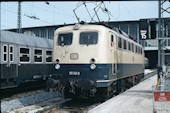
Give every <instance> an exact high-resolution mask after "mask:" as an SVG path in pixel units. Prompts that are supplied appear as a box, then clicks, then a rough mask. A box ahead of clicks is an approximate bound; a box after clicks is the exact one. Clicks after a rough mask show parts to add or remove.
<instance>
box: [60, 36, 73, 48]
mask: <svg viewBox="0 0 170 113" xmlns="http://www.w3.org/2000/svg"><path fill="white" fill-rule="evenodd" d="M72 38H73V33H62V34H59V35H58V45H60V46H64V45H71V43H72Z"/></svg>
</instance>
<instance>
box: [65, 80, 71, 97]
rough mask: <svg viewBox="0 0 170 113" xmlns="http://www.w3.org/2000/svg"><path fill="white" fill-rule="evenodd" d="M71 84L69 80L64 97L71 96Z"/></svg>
mask: <svg viewBox="0 0 170 113" xmlns="http://www.w3.org/2000/svg"><path fill="white" fill-rule="evenodd" d="M70 87H71V86H70V84H69V82H67V83H66V86H65V88H64V98H70V97H71V94H70V92H69V91H70Z"/></svg>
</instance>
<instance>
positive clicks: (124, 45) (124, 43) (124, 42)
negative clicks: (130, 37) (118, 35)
mask: <svg viewBox="0 0 170 113" xmlns="http://www.w3.org/2000/svg"><path fill="white" fill-rule="evenodd" d="M126 46H127V44H126V40H123V49H127V47H126Z"/></svg>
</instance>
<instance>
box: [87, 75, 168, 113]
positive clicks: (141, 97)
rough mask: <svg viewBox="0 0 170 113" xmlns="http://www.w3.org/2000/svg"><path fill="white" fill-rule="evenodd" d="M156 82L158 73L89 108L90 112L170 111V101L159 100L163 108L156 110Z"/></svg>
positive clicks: (164, 112)
mask: <svg viewBox="0 0 170 113" xmlns="http://www.w3.org/2000/svg"><path fill="white" fill-rule="evenodd" d="M169 74H170V73H169ZM156 84H157V75H154V76H152V77H150V78H148V79H146V80H144V81H142V82H140V83H139V84H137V85H136V86H134V87H132V88H130V89H128V90H127V91H125V92H123V93H122V94H120V95H117V96H115V97H113V98H111V99H109V100H107V101H106V102H104V103H102V104H100V105H99V106H97V107H95V108H93V109H91V110H89V111H88V113H170V102H164V104H162V103H160V102H159V103H158V105H159V106H160V107H161V108H158V109H161V110H157V111H156V112H155V110H154V109H156V104H155V101H154V99H153V98H154V96H153V86H155V85H156ZM153 108H154V109H153ZM162 108H163V109H164V110H162Z"/></svg>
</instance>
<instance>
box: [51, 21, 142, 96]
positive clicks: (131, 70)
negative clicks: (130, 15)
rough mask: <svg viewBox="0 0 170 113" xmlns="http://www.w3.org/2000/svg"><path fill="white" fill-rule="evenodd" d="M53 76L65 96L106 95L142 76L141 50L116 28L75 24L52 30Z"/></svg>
mask: <svg viewBox="0 0 170 113" xmlns="http://www.w3.org/2000/svg"><path fill="white" fill-rule="evenodd" d="M53 45H54V46H53V60H52V62H53V64H54V68H55V73H53V76H55V77H56V79H58V80H60V83H61V84H62V85H61V86H63V92H64V96H65V97H66V98H70V97H71V98H74V97H75V98H78V97H80V98H89V97H99V98H103V99H108V98H110V97H111V96H112V95H113V94H115V93H118V92H122V91H123V90H125V89H126V88H129V87H131V86H133V85H134V84H136V83H138V82H139V81H140V80H141V79H142V78H143V76H144V51H143V48H142V46H141V45H140V44H138V43H137V42H135V41H133V40H132V39H130V36H128V35H127V34H126V33H124V32H123V31H121V30H119V29H116V28H114V29H111V28H109V27H107V26H105V25H95V24H75V25H69V26H64V27H60V28H58V29H57V30H56V31H55V36H54V44H53Z"/></svg>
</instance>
